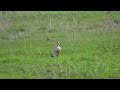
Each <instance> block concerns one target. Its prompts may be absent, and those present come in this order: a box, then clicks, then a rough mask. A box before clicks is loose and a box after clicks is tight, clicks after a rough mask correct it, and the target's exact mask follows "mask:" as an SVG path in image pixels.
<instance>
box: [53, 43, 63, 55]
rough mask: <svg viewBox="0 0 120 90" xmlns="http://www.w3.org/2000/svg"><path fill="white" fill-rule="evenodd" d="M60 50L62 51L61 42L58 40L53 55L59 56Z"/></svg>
mask: <svg viewBox="0 0 120 90" xmlns="http://www.w3.org/2000/svg"><path fill="white" fill-rule="evenodd" d="M60 52H61V47H60V43H59V42H57V45H56V46H55V47H54V48H53V49H52V51H51V57H55V56H57V57H58V55H59V54H60Z"/></svg>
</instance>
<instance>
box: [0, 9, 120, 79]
mask: <svg viewBox="0 0 120 90" xmlns="http://www.w3.org/2000/svg"><path fill="white" fill-rule="evenodd" d="M0 15H1V18H0V21H1V22H0V63H1V65H0V78H4V79H6V78H14V79H16V78H20V79H26V78H28V79H31V78H32V79H33V78H37V79H46V78H52V79H67V78H70V79H88V78H93V79H96V78H99V79H101V78H120V30H119V29H120V12H119V11H2V12H1V14H0ZM57 41H59V42H60V44H61V47H62V51H61V54H60V56H59V57H58V58H57V57H55V58H52V57H50V51H51V49H52V47H53V46H54V45H55V44H56V42H57Z"/></svg>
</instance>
